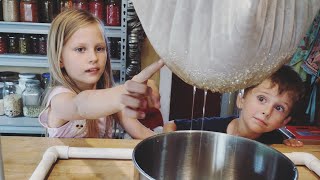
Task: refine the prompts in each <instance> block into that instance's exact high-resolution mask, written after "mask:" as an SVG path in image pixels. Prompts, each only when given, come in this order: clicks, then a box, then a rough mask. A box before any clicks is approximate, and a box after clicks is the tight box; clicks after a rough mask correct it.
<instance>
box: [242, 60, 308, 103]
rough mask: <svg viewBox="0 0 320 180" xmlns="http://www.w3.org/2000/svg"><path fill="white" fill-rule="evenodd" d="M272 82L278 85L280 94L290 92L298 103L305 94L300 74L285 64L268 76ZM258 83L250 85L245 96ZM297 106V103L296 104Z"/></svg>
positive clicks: (273, 84)
mask: <svg viewBox="0 0 320 180" xmlns="http://www.w3.org/2000/svg"><path fill="white" fill-rule="evenodd" d="M268 79H269V80H270V81H271V83H272V86H271V88H272V87H274V86H278V92H279V94H282V93H284V92H286V93H288V94H289V96H290V97H291V98H292V100H293V103H294V104H297V103H298V102H300V101H302V99H303V98H304V94H305V85H304V83H303V81H302V79H301V77H300V75H299V74H298V73H297V72H296V71H294V70H293V69H292V68H291V67H290V66H288V65H283V66H282V67H281V68H280V69H279V70H277V71H276V72H275V73H273V74H272V75H271V76H270V77H269V78H268ZM256 86H258V85H254V86H251V87H248V88H246V89H245V90H244V95H243V96H244V97H245V96H246V94H247V93H248V92H249V91H250V90H252V89H253V88H255V87H256ZM294 106H295V105H294Z"/></svg>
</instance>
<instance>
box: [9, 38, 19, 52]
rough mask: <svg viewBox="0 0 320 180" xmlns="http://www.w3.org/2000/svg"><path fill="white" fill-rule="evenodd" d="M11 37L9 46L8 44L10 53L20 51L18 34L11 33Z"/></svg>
mask: <svg viewBox="0 0 320 180" xmlns="http://www.w3.org/2000/svg"><path fill="white" fill-rule="evenodd" d="M8 39H9V46H8V53H18V52H19V40H18V37H17V35H15V34H10V35H9V36H8Z"/></svg>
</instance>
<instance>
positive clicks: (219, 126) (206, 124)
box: [174, 116, 285, 144]
mask: <svg viewBox="0 0 320 180" xmlns="http://www.w3.org/2000/svg"><path fill="white" fill-rule="evenodd" d="M235 118H237V117H236V116H231V117H205V118H204V121H203V130H205V131H214V132H221V133H227V127H228V125H229V123H230V122H231V121H232V120H233V119H235ZM174 123H175V124H176V126H177V130H190V127H191V121H190V120H189V119H176V120H174ZM201 123H202V118H198V119H194V120H193V121H192V129H193V130H201ZM284 139H285V138H284V136H283V135H282V133H281V132H280V131H279V130H277V129H276V130H273V131H271V132H267V133H263V134H262V135H261V136H260V137H259V138H258V139H255V140H256V141H258V142H261V143H264V144H282V141H283V140H284Z"/></svg>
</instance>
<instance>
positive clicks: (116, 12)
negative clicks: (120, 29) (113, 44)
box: [105, 0, 121, 26]
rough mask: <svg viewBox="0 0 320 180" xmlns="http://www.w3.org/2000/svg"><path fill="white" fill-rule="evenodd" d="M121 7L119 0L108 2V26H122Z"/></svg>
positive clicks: (109, 0)
mask: <svg viewBox="0 0 320 180" xmlns="http://www.w3.org/2000/svg"><path fill="white" fill-rule="evenodd" d="M120 18H121V6H120V1H119V0H108V1H107V4H106V21H105V22H106V25H107V26H120V25H121V21H120Z"/></svg>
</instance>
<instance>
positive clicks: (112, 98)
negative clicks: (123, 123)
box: [48, 85, 126, 127]
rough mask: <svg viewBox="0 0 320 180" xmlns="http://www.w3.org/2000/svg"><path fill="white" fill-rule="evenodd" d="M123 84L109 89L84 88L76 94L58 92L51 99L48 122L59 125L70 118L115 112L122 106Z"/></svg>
mask: <svg viewBox="0 0 320 180" xmlns="http://www.w3.org/2000/svg"><path fill="white" fill-rule="evenodd" d="M125 92H126V91H125V89H124V87H123V85H121V86H117V87H114V88H109V89H101V90H86V91H82V92H81V93H79V94H78V95H77V94H75V93H72V92H65V93H60V94H58V95H56V96H54V97H53V98H52V99H51V103H50V109H49V117H48V123H49V126H50V127H60V126H62V125H63V124H65V123H66V121H70V120H79V119H97V118H100V117H104V116H107V115H111V114H114V113H117V112H119V111H120V110H121V108H123V105H122V104H121V103H120V99H121V96H122V94H123V93H125Z"/></svg>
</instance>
